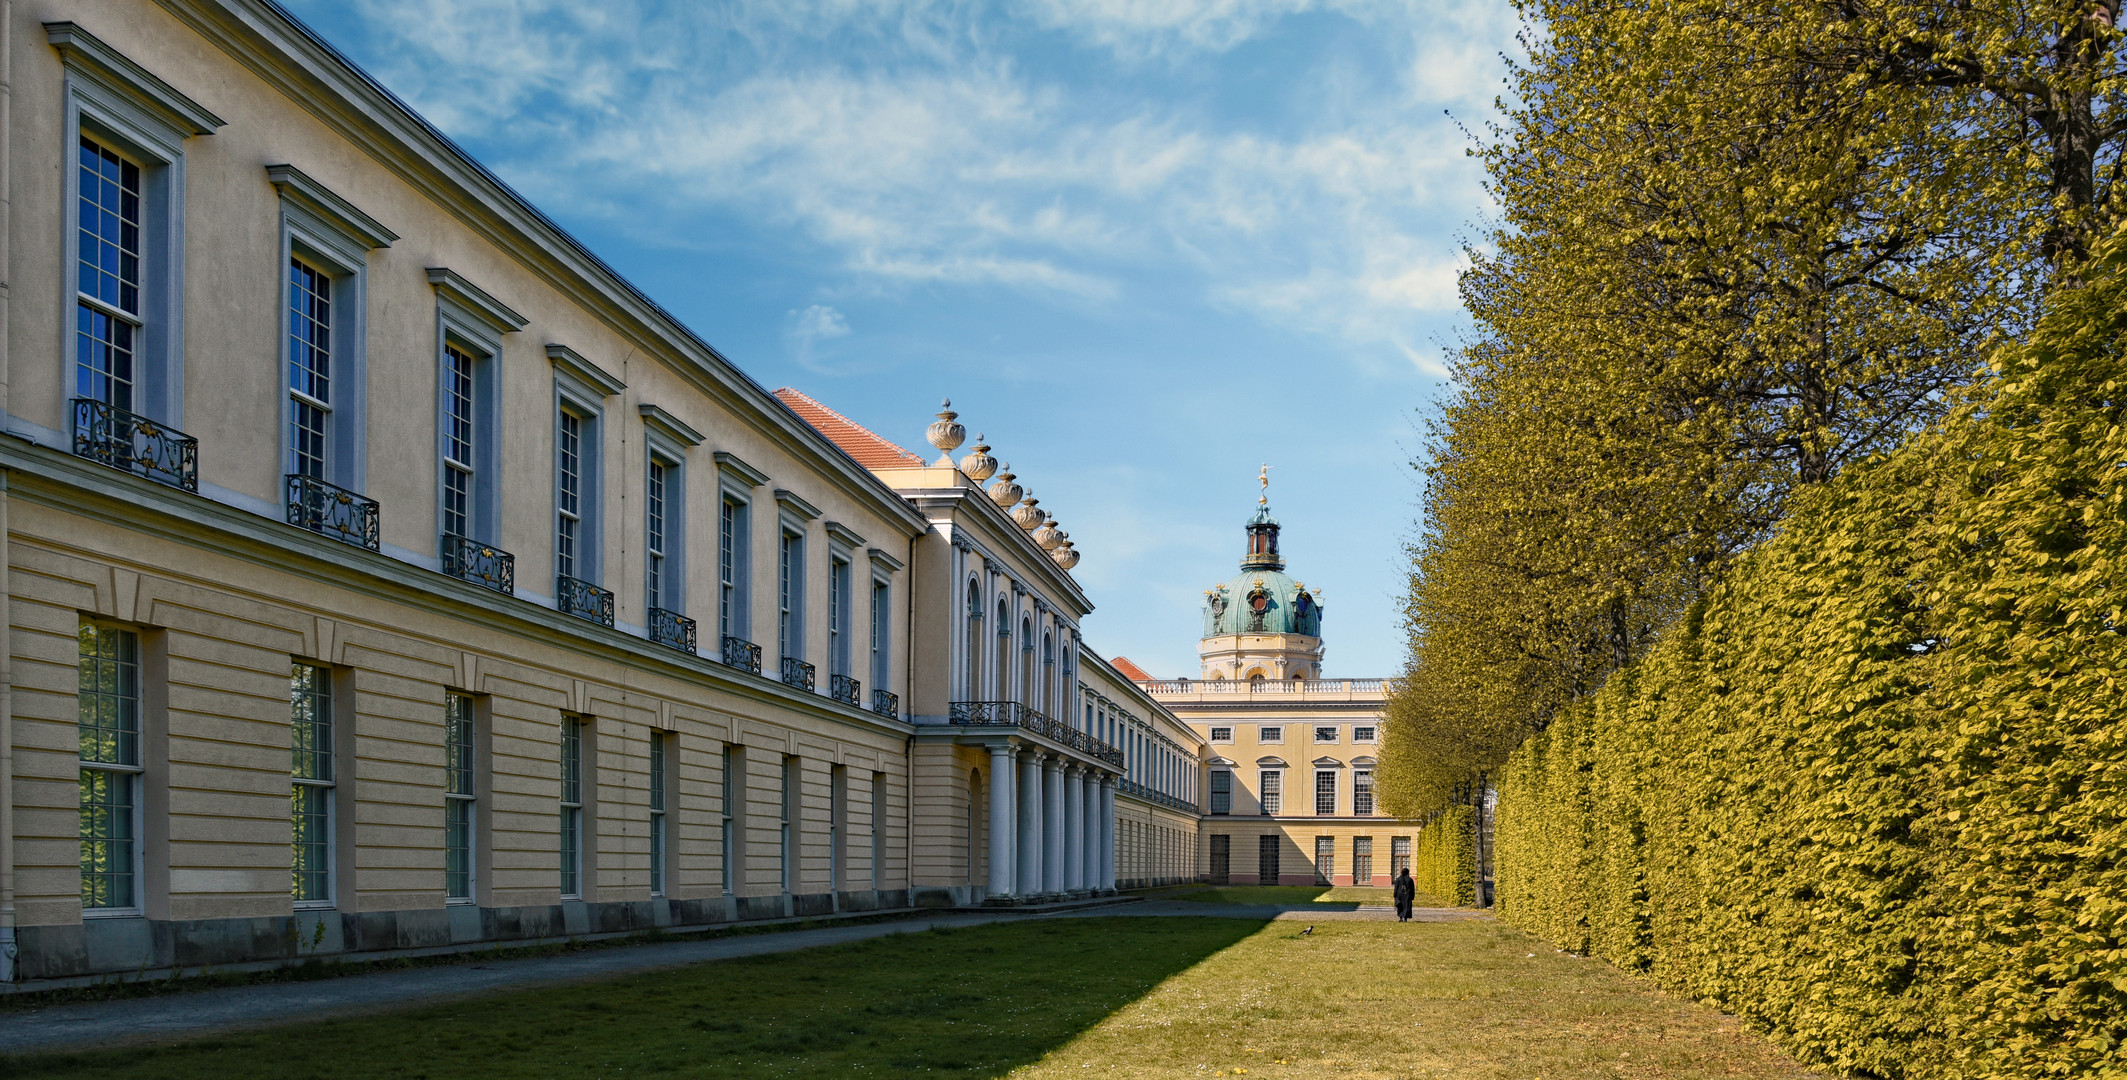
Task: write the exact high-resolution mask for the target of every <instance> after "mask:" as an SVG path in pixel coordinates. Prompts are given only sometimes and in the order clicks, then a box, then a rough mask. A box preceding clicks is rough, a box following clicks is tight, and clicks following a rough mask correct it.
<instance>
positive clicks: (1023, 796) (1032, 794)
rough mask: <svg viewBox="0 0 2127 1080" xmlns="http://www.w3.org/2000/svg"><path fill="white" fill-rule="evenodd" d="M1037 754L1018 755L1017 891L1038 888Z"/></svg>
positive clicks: (1039, 807) (1024, 892)
mask: <svg viewBox="0 0 2127 1080" xmlns="http://www.w3.org/2000/svg"><path fill="white" fill-rule="evenodd" d="M1041 810H1042V805H1041V755H1040V754H1035V753H1025V754H1021V755H1020V757H1019V848H1018V855H1019V858H1018V859H1017V860H1016V861H1017V863H1018V864H1019V865H1018V868H1017V869H1018V871H1019V888H1018V890H1017V895H1018V896H1020V897H1029V896H1033V895H1034V894H1036V893H1038V892H1040V891H1041V829H1042V826H1041V816H1042V815H1041Z"/></svg>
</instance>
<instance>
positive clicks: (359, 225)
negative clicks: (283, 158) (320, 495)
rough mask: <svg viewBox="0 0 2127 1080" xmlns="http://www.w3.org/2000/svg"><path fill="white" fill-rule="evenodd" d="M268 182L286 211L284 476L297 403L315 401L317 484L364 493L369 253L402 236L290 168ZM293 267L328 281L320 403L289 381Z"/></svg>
mask: <svg viewBox="0 0 2127 1080" xmlns="http://www.w3.org/2000/svg"><path fill="white" fill-rule="evenodd" d="M266 177H267V180H268V181H270V182H271V183H272V184H273V186H274V187H275V188H276V189H277V190H278V191H279V193H280V210H281V213H280V267H281V271H280V275H281V276H280V281H281V287H282V289H283V290H284V292H283V295H282V302H281V305H280V315H281V376H282V378H281V390H282V393H281V460H282V462H283V468H282V472H283V473H285V474H294V473H296V472H298V471H300V470H298V469H296V468H295V464H296V462H295V455H296V446H295V439H294V437H293V432H294V430H295V417H296V412H297V410H298V407H299V402H300V401H301V400H302V399H303V398H311V399H313V400H317V403H318V404H320V405H322V406H324V407H325V410H326V435H325V439H324V445H325V465H324V469H323V475H322V476H320V477H319V479H322V480H324V481H326V482H327V483H331V484H337V485H339V486H340V487H343V488H347V489H348V490H350V491H357V492H359V491H362V490H364V489H365V488H366V486H367V484H368V480H369V454H368V428H369V425H368V415H369V391H368V387H369V378H368V374H369V372H368V364H369V359H368V357H369V348H368V341H369V337H368V335H369V326H368V310H369V304H368V295H369V253H370V252H371V251H374V250H376V249H378V248H382V247H389V246H390V245H391V242H392V241H394V240H396V239H398V236H397V235H396V234H394V233H392V232H391V230H389V229H386V228H384V227H383V226H382V225H379V224H377V222H376V221H375V220H374V219H372V218H370V217H369V216H368V215H366V214H364V213H362V212H361V211H360V210H357V209H355V208H354V207H353V206H352V205H350V204H349V203H348V202H347V201H346V200H344V199H342V198H340V197H339V196H337V195H335V194H333V193H332V192H331V191H328V190H326V188H325V187H324V186H323V185H321V184H319V183H318V182H317V181H315V180H312V179H311V178H310V177H308V176H305V175H304V174H303V173H302V172H301V171H300V170H298V169H296V168H294V167H293V166H289V165H273V166H268V167H267V169H266ZM296 261H302V262H305V263H307V264H309V265H310V267H311V268H312V269H313V270H315V271H317V272H319V273H321V274H322V275H324V276H325V278H326V281H327V284H328V287H329V288H330V289H331V290H332V292H331V295H330V297H329V298H328V300H329V302H330V303H331V305H332V308H331V318H332V322H331V325H330V326H329V327H328V328H327V332H328V334H329V335H330V337H329V340H328V342H327V346H326V350H325V357H326V362H327V364H328V365H329V367H330V372H329V376H328V377H329V387H328V393H327V396H326V398H324V399H322V400H318V399H315V396H314V395H309V394H305V393H303V392H302V391H300V390H298V388H296V387H295V386H294V385H293V379H292V378H291V376H292V374H293V371H292V369H293V367H294V356H293V355H292V352H293V349H294V343H295V313H294V311H293V310H292V304H291V303H289V300H288V297H287V295H286V292H285V290H287V289H289V288H291V287H292V283H291V282H290V281H289V280H288V277H289V272H290V264H291V263H293V262H296Z"/></svg>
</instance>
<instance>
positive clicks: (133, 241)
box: [74, 135, 142, 903]
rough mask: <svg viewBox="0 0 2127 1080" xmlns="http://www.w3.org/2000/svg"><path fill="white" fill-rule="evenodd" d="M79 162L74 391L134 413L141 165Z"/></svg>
mask: <svg viewBox="0 0 2127 1080" xmlns="http://www.w3.org/2000/svg"><path fill="white" fill-rule="evenodd" d="M78 167H79V169H80V184H81V196H80V203H79V206H78V207H77V210H78V214H79V217H80V221H79V224H78V228H79V230H80V235H79V237H78V240H79V243H80V247H81V251H80V262H79V265H78V267H77V275H76V278H75V297H76V299H75V305H76V307H75V316H74V320H75V321H74V330H75V342H74V394H75V396H77V397H85V398H91V399H93V400H96V401H101V402H103V403H104V404H107V405H115V406H117V407H118V408H121V409H126V410H128V411H131V410H133V409H134V408H135V405H134V389H135V386H136V375H137V373H136V372H135V371H134V364H135V361H136V360H137V359H138V357H139V344H140V342H139V338H140V334H141V329H142V318H141V311H142V304H141V276H142V275H141V183H140V181H141V171H140V165H139V164H138V163H136V162H133V161H131V160H128V159H127V158H125V157H123V156H121V155H120V154H119V153H118V152H117V151H116V150H113V149H111V148H110V147H108V146H105V145H103V144H102V143H99V142H97V141H96V140H94V139H91V138H89V137H88V136H86V135H84V136H82V137H81V146H80V161H79V164H78ZM128 843H130V841H128ZM127 887H128V888H131V885H130V882H129V883H128V885H127ZM129 903H130V902H129Z"/></svg>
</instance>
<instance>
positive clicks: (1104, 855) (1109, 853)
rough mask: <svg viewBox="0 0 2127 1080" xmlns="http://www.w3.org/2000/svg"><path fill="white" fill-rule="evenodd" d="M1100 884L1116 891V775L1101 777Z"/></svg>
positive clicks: (1108, 889)
mask: <svg viewBox="0 0 2127 1080" xmlns="http://www.w3.org/2000/svg"><path fill="white" fill-rule="evenodd" d="M1100 843H1101V848H1102V849H1103V850H1102V852H1101V856H1100V885H1101V888H1103V889H1106V890H1107V891H1109V892H1114V891H1115V777H1113V776H1103V777H1101V778H1100Z"/></svg>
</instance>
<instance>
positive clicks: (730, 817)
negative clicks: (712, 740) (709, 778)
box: [716, 746, 739, 896]
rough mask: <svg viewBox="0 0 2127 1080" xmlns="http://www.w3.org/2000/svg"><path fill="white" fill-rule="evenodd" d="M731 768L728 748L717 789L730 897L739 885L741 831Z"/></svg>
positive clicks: (725, 749) (724, 880) (728, 748)
mask: <svg viewBox="0 0 2127 1080" xmlns="http://www.w3.org/2000/svg"><path fill="white" fill-rule="evenodd" d="M731 766H732V760H731V748H730V747H729V746H726V747H724V779H723V786H722V787H719V788H717V789H716V790H717V793H718V797H717V803H718V805H719V806H720V808H721V809H722V811H723V825H722V828H723V852H724V859H723V862H724V867H723V874H724V878H723V885H724V895H725V896H730V895H731V894H732V893H733V892H734V891H735V887H736V886H737V885H738V863H739V848H738V841H739V831H738V818H737V817H736V816H735V815H734V814H733V811H734V810H735V809H736V800H737V798H738V790H737V789H736V788H734V787H732V786H731V781H732V779H733V777H732V772H733V770H732V768H731Z"/></svg>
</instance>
